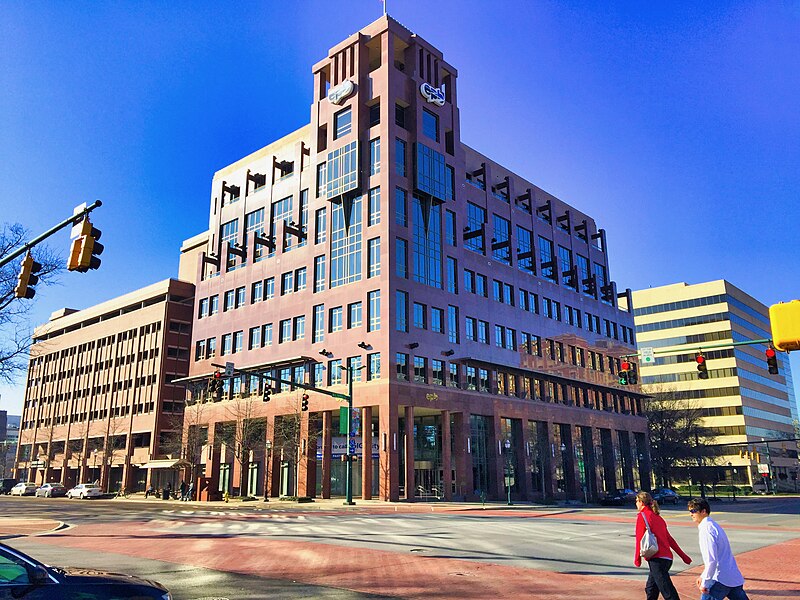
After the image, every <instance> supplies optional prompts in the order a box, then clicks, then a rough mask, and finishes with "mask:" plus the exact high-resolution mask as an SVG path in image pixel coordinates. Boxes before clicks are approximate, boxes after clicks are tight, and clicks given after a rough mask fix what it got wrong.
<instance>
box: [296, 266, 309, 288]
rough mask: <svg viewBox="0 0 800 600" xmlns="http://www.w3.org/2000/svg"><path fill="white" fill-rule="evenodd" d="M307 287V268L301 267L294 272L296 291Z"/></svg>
mask: <svg viewBox="0 0 800 600" xmlns="http://www.w3.org/2000/svg"><path fill="white" fill-rule="evenodd" d="M304 289H306V268H305V267H300V268H299V269H297V270H296V271H295V272H294V291H295V292H299V291H300V290H304Z"/></svg>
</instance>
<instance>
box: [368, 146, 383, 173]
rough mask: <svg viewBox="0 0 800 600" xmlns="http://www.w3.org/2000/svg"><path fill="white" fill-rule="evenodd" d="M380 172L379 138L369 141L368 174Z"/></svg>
mask: <svg viewBox="0 0 800 600" xmlns="http://www.w3.org/2000/svg"><path fill="white" fill-rule="evenodd" d="M380 172H381V138H375V139H374V140H370V141H369V174H370V175H377V174H378V173H380Z"/></svg>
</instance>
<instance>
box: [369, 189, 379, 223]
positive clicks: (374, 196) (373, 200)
mask: <svg viewBox="0 0 800 600" xmlns="http://www.w3.org/2000/svg"><path fill="white" fill-rule="evenodd" d="M380 222H381V188H379V187H376V188H372V189H371V190H370V191H369V217H368V219H367V226H371V225H377V224H378V223H380Z"/></svg>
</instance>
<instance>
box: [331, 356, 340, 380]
mask: <svg viewBox="0 0 800 600" xmlns="http://www.w3.org/2000/svg"><path fill="white" fill-rule="evenodd" d="M341 383H342V359H340V358H337V359H336V360H331V361H328V385H340V384H341Z"/></svg>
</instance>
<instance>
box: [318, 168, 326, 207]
mask: <svg viewBox="0 0 800 600" xmlns="http://www.w3.org/2000/svg"><path fill="white" fill-rule="evenodd" d="M325 166H326V163H325V162H321V163H319V164H318V165H317V198H322V196H323V195H324V194H325Z"/></svg>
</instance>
